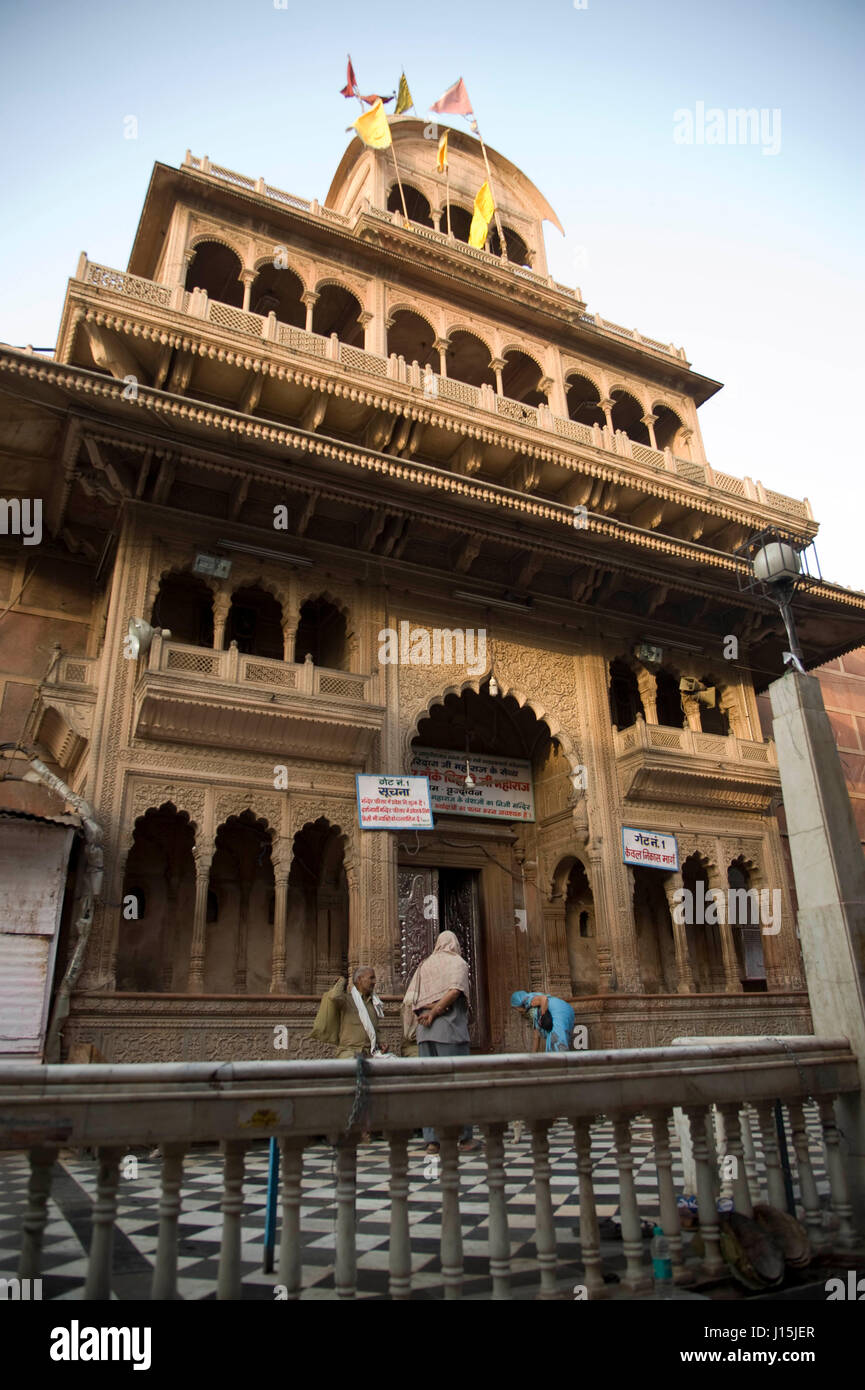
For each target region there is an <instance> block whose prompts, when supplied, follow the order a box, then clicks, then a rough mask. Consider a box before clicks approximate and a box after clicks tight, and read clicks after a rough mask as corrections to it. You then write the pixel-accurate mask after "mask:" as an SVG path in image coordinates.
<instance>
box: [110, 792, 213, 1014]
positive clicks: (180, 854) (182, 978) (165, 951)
mask: <svg viewBox="0 0 865 1390" xmlns="http://www.w3.org/2000/svg"><path fill="white" fill-rule="evenodd" d="M194 842H195V832H194V829H193V826H192V825H191V824H190V820H189V816H188V815H187V814H186V812H185V811H178V810H177V808H176V807H175V806H174V805H172V803H171V802H166V803H165V804H164V805H163V806H160V807H159V808H158V809H157V808H156V807H152V808H151V809H150V810H148V811H147V812H145V814H144V815H143V816H141V817H140V818H139V819H138V820H137V821H136V823H135V830H134V832H133V838H132V847H131V849H130V851H129V857H128V858H127V861H126V872H125V875H124V882H123V894H122V899H121V915H120V930H119V933H118V939H117V969H116V981H117V989H118V990H119V991H124V990H129V991H143V992H146V993H154V994H158V993H162V992H163V991H169V990H183V989H185V988H186V976H187V972H188V970H189V952H190V947H191V944H192V915H193V911H194V907H195V864H194V861H193V858H192V847H193V844H194Z"/></svg>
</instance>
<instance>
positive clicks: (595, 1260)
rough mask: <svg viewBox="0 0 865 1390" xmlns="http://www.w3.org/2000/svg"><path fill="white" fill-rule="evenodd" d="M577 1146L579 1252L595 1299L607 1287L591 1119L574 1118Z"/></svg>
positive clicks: (587, 1282) (590, 1291)
mask: <svg viewBox="0 0 865 1390" xmlns="http://www.w3.org/2000/svg"><path fill="white" fill-rule="evenodd" d="M574 1148H575V1150H576V1153H577V1174H578V1178H579V1185H580V1187H579V1191H580V1253H581V1255H582V1258H583V1269H584V1270H585V1278H586V1290H587V1292H588V1295H589V1298H596V1297H598V1295H600V1294H601V1293H602V1292H603V1289H604V1271H603V1266H602V1264H601V1235H600V1231H599V1230H598V1213H597V1208H596V1205H595V1187H594V1182H593V1180H592V1122H591V1120H584V1119H581V1120H574Z"/></svg>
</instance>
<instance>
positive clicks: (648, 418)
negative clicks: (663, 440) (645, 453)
mask: <svg viewBox="0 0 865 1390" xmlns="http://www.w3.org/2000/svg"><path fill="white" fill-rule="evenodd" d="M657 418H658V417H657V415H651V414H649V415H641V416H640V420H641V421H642V423H643V424H644V425H645V426H646V429H647V430H648V431H649V443H650V444H651V446H652V448H653V449H657V447H658V444H657V440H656V439H655V421H656V420H657Z"/></svg>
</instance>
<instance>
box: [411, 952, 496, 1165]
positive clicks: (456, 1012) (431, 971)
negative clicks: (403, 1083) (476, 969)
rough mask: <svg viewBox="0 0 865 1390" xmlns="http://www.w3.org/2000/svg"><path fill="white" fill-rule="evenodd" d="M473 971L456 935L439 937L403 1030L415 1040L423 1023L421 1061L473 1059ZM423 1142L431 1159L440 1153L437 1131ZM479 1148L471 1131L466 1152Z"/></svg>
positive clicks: (415, 986)
mask: <svg viewBox="0 0 865 1390" xmlns="http://www.w3.org/2000/svg"><path fill="white" fill-rule="evenodd" d="M469 989H470V985H469V967H468V964H467V963H466V961H464V960H463V957H462V955H461V953H460V945H459V941H458V940H457V937H456V935H455V933H454V932H452V931H443V932H440V933H439V936H438V937H437V939H436V944H435V946H434V948H433V951H432V954H431V955H429V956H427V958H426V960H423V961H421V963H420V965H419V966H418V968H417V970H416V971H415V972H414V974H413V975H412V977H411V979H410V980H409V983H408V989H407V990H406V992H405V998H404V999H403V1002H402V1014H403V1029H404V1032H405V1035H406V1037H407V1038H408V1037H411V1035H412V1031H413V1023H414V1021H415V1020H416V1021H417V1043H418V1056H419V1057H467V1056H468V1054H469V1051H470V1047H469ZM423 1137H424V1139H425V1140H426V1141H427V1147H426V1151H427V1153H438V1151H439V1147H440V1146H439V1142H438V1139H437V1138H436V1132H435V1130H434V1129H433V1128H432V1127H431V1126H430V1125H427V1126H425V1127H424V1132H423ZM477 1147H478V1145H477V1142H476V1141H475V1140H474V1139H473V1138H472V1127H471V1125H466V1126H465V1127H464V1128H463V1132H462V1135H461V1137H460V1148H461V1149H462V1150H463V1152H468V1151H470V1150H472V1149H476V1148H477Z"/></svg>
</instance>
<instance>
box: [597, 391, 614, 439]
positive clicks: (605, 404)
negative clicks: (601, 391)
mask: <svg viewBox="0 0 865 1390" xmlns="http://www.w3.org/2000/svg"><path fill="white" fill-rule="evenodd" d="M615 404H616V402H615V401H614V400H612V399H611V398H610V397H609V396H605V397H604V399H603V400H601V401H598V405H599V406H600V407H601V410H602V411H603V412H604V418H605V420H606V422H607V429H608V430H609V431H610V435H612V434H613V406H614V405H615Z"/></svg>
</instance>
